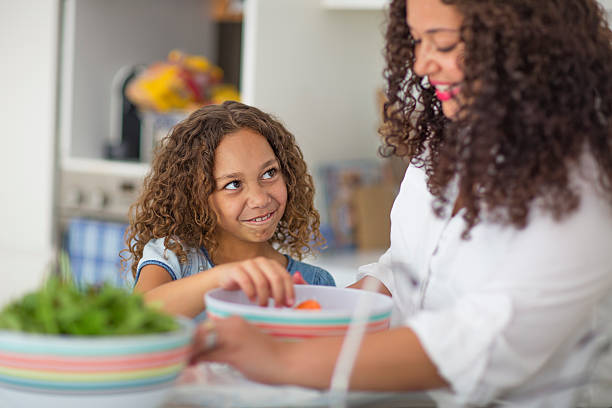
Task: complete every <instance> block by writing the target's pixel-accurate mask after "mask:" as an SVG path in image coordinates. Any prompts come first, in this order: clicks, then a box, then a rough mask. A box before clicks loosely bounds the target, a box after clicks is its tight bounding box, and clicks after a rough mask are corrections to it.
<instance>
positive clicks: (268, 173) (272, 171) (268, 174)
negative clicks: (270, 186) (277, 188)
mask: <svg viewBox="0 0 612 408" xmlns="http://www.w3.org/2000/svg"><path fill="white" fill-rule="evenodd" d="M277 172H278V169H276V168H271V169H270V170H268V171H266V172H265V173H264V174H263V176H262V178H263V179H271V178H272V177H274V176H275V175H276V173H277Z"/></svg>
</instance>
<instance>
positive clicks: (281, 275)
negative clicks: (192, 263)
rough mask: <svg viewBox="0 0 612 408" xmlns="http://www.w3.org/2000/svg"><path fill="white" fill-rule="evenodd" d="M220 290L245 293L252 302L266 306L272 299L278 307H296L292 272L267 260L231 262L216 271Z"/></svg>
mask: <svg viewBox="0 0 612 408" xmlns="http://www.w3.org/2000/svg"><path fill="white" fill-rule="evenodd" d="M215 269H216V273H217V274H218V282H219V287H221V288H223V289H227V290H242V291H243V292H244V293H245V294H246V295H247V297H248V298H249V299H250V300H251V302H255V301H257V303H258V304H259V305H260V306H266V305H267V304H268V299H269V298H270V297H272V298H273V299H274V304H275V305H276V306H293V303H294V302H295V291H294V290H293V283H294V282H293V280H292V278H291V275H289V272H287V270H286V269H285V268H283V267H282V266H281V265H280V264H279V263H278V262H276V261H274V260H272V259H269V258H264V257H261V256H260V257H257V258H253V259H248V260H246V261H240V262H231V263H227V264H222V265H219V266H216V267H215Z"/></svg>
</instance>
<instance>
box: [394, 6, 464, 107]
mask: <svg viewBox="0 0 612 408" xmlns="http://www.w3.org/2000/svg"><path fill="white" fill-rule="evenodd" d="M461 22H462V17H461V15H460V14H459V12H458V11H457V10H456V8H455V7H453V6H448V5H445V4H443V3H442V1H441V0H406V23H407V24H408V28H409V29H410V33H411V34H412V37H413V38H414V41H415V49H414V53H415V62H414V68H413V69H414V72H415V73H416V74H417V75H419V76H422V77H425V76H426V77H427V78H428V80H429V83H430V84H431V85H432V86H433V87H434V88H435V90H436V96H437V97H438V99H439V100H440V102H441V103H442V111H443V113H444V115H445V116H446V117H447V118H453V117H454V116H455V114H456V113H457V111H458V109H459V103H460V100H461V82H462V81H463V71H462V69H461V66H460V61H461V58H462V55H463V50H464V44H463V42H461V39H460V33H459V29H460V27H461Z"/></svg>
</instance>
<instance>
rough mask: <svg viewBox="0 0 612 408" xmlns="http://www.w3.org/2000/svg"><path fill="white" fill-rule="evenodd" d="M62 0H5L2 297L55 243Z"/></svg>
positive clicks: (1, 3) (0, 80)
mask: <svg viewBox="0 0 612 408" xmlns="http://www.w3.org/2000/svg"><path fill="white" fill-rule="evenodd" d="M58 10H59V5H58V0H19V1H10V0H0V55H1V56H2V57H1V61H2V62H1V63H0V89H1V90H2V98H0V123H2V150H1V151H2V153H0V174H1V175H2V178H3V180H2V187H1V188H0V210H1V211H0V228H1V231H2V232H1V233H0V259H2V266H0V274H1V275H0V282H1V283H0V304H2V303H4V302H5V301H6V300H7V299H8V298H9V297H10V296H13V295H15V294H16V293H19V292H21V291H22V290H24V289H25V288H28V287H32V285H34V284H36V283H37V282H38V281H39V279H40V276H41V275H42V273H43V269H44V267H45V265H46V264H47V262H48V260H49V256H50V253H51V247H52V194H53V179H54V177H53V174H54V160H53V156H54V128H55V98H56V92H55V83H56V81H55V77H56V53H57V39H58V35H57V33H58V19H59V14H58Z"/></svg>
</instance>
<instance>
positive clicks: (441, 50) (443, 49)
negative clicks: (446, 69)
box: [437, 42, 459, 52]
mask: <svg viewBox="0 0 612 408" xmlns="http://www.w3.org/2000/svg"><path fill="white" fill-rule="evenodd" d="M458 44H459V43H458V42H456V43H454V44H451V45H449V46H446V47H437V49H438V51H439V52H451V51H452V50H454V49H455V48H456V47H457V45H458Z"/></svg>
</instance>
